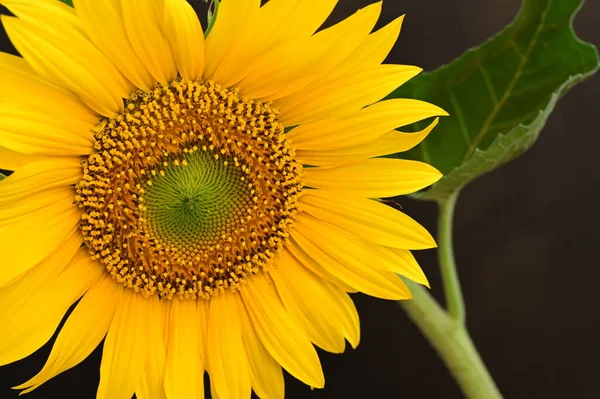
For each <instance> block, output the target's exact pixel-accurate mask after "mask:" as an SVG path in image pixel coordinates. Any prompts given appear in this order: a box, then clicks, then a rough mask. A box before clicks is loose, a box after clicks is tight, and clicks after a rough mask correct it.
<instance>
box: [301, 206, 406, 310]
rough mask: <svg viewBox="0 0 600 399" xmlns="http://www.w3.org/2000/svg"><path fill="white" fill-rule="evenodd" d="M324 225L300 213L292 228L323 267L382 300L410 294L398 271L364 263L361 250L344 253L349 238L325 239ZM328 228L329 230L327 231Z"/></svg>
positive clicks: (305, 247) (308, 251) (305, 249)
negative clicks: (358, 257)
mask: <svg viewBox="0 0 600 399" xmlns="http://www.w3.org/2000/svg"><path fill="white" fill-rule="evenodd" d="M322 225H324V224H323V223H319V222H315V221H314V220H311V219H310V218H309V217H307V216H305V215H300V216H299V217H298V218H297V221H296V224H295V226H294V229H293V230H292V231H291V235H292V237H293V238H294V240H295V241H296V242H297V243H298V244H299V245H300V246H301V247H302V249H304V251H305V252H306V253H308V254H309V255H310V256H311V257H312V258H313V259H314V260H315V262H316V263H317V264H318V265H319V266H320V267H322V268H323V269H325V270H327V271H328V272H329V273H331V274H333V275H334V276H336V277H338V278H340V279H341V280H343V281H345V282H346V283H347V284H349V285H350V286H352V287H354V288H356V289H357V290H359V291H361V292H364V293H365V294H367V295H371V296H375V297H378V298H383V299H406V298H410V297H411V295H410V292H409V290H408V288H407V287H406V285H405V284H404V283H403V282H402V280H400V278H399V277H397V276H396V275H395V274H393V273H392V272H389V271H384V270H380V269H381V267H379V268H376V267H374V266H373V265H372V264H369V263H374V262H371V261H367V262H368V263H367V262H365V257H364V256H362V255H363V254H362V253H361V252H357V251H354V252H352V255H349V254H348V253H345V250H346V248H345V247H343V246H342V245H344V243H345V241H348V240H344V241H341V242H340V243H339V244H338V243H335V242H329V241H324V240H323V237H324V235H325V234H324V233H320V231H319V230H320V229H322ZM329 231H330V229H328V230H327V232H329ZM319 233H320V234H319ZM338 233H339V232H338ZM355 255H361V259H355V258H354V256H355Z"/></svg>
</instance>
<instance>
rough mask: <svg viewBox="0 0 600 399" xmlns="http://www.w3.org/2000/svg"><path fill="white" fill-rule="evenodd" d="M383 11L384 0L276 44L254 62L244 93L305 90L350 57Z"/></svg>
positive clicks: (268, 95)
mask: <svg viewBox="0 0 600 399" xmlns="http://www.w3.org/2000/svg"><path fill="white" fill-rule="evenodd" d="M380 13H381V2H378V3H374V4H371V5H369V6H367V7H365V8H363V9H361V10H359V11H357V12H356V13H355V14H354V15H352V16H351V17H349V18H347V19H345V20H344V21H342V22H340V23H338V24H336V25H334V26H332V27H330V28H327V29H324V30H322V31H320V32H318V33H317V34H315V35H314V36H312V37H310V38H309V39H308V40H307V39H303V38H299V39H297V40H295V41H294V42H292V43H282V44H281V45H280V46H278V47H274V48H273V49H272V50H271V51H269V52H267V53H265V54H264V55H263V56H261V57H259V58H258V59H257V61H256V63H255V64H254V65H252V66H251V69H252V71H251V72H250V73H249V74H248V76H247V77H246V78H244V79H243V80H242V81H241V82H240V84H239V88H240V93H242V95H244V96H247V97H250V98H260V99H262V100H265V101H271V100H276V99H279V98H282V97H285V96H288V95H291V94H294V93H296V92H298V91H300V90H302V89H303V88H305V87H306V86H308V85H310V84H311V83H313V82H315V81H317V80H318V79H320V78H322V77H323V76H326V75H327V74H328V73H329V72H330V71H332V70H334V69H335V67H337V66H338V65H340V64H341V63H342V62H343V61H344V60H345V59H347V58H348V56H349V55H350V54H352V52H353V51H354V50H355V49H356V48H357V47H358V45H359V44H360V42H361V41H362V40H363V39H364V38H365V37H367V36H368V34H369V33H370V32H371V30H372V29H373V27H374V26H375V23H376V22H377V19H378V18H379V14H380ZM386 94H387V93H386ZM276 105H277V103H276Z"/></svg>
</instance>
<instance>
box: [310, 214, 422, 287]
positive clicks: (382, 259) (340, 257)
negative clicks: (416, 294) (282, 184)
mask: <svg viewBox="0 0 600 399" xmlns="http://www.w3.org/2000/svg"><path fill="white" fill-rule="evenodd" d="M300 223H301V225H302V226H300V227H299V228H300V229H301V230H302V228H303V227H306V228H308V229H311V230H312V231H313V236H314V237H315V238H314V241H318V242H319V244H318V245H319V247H320V248H322V249H323V250H324V251H325V252H327V253H328V255H329V256H330V257H331V258H333V259H335V260H336V261H337V262H338V263H339V264H343V265H346V266H347V267H349V268H353V269H354V270H363V269H364V268H365V267H367V268H373V269H377V270H379V271H383V272H384V273H385V274H386V275H388V276H389V277H390V278H392V277H391V276H392V274H390V273H389V272H393V273H396V274H400V275H403V276H405V277H408V278H410V279H411V280H414V281H415V282H417V283H419V284H424V285H428V284H429V283H428V281H427V278H426V277H425V276H424V273H423V271H422V270H421V268H420V267H419V265H418V264H417V263H416V260H415V259H414V258H413V257H412V255H411V254H410V252H408V251H402V250H398V249H392V248H387V247H383V246H381V245H375V244H371V243H369V242H367V241H365V240H364V239H363V238H362V237H364V236H365V235H359V236H357V235H353V234H350V233H348V232H347V231H345V230H344V229H342V228H339V227H337V226H335V225H334V224H330V223H327V222H325V221H323V220H322V219H320V220H319V219H318V218H316V219H315V218H313V217H310V216H307V215H302V216H301V218H300ZM365 234H366V233H365ZM392 280H393V281H394V282H397V279H396V278H395V277H393V278H392ZM401 287H402V289H405V288H406V287H405V286H404V284H401Z"/></svg>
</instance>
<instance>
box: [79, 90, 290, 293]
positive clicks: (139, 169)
mask: <svg viewBox="0 0 600 399" xmlns="http://www.w3.org/2000/svg"><path fill="white" fill-rule="evenodd" d="M283 133H284V129H283V126H282V125H281V124H280V123H279V122H278V120H277V117H276V113H275V111H274V110H272V109H271V108H270V107H269V105H268V104H264V103H261V102H258V101H251V100H247V99H244V98H242V97H241V96H239V95H238V94H237V93H236V92H235V91H231V90H227V89H224V88H222V87H220V86H218V85H215V84H213V83H212V82H201V81H197V82H183V81H175V82H172V83H171V84H170V85H169V86H168V87H163V86H160V85H159V86H158V87H157V88H156V89H155V90H154V91H152V92H138V93H136V94H134V95H133V96H132V97H131V98H130V100H128V101H127V103H126V105H125V110H124V111H123V112H122V113H121V114H120V115H118V116H117V117H115V118H113V119H111V120H108V121H106V123H105V125H104V126H103V129H102V130H101V131H99V133H97V134H96V147H95V151H94V152H93V153H92V154H91V155H90V156H89V158H88V159H87V160H86V161H84V163H83V167H84V176H83V179H82V180H81V181H80V182H79V183H78V185H77V203H78V205H79V206H80V207H81V208H82V209H83V211H84V213H83V216H82V221H81V231H82V233H83V236H84V240H85V242H86V244H87V246H88V248H89V250H90V254H91V255H92V257H93V258H94V259H98V260H99V261H100V262H102V263H103V264H104V265H105V267H106V269H107V270H108V271H109V272H110V273H111V274H112V275H113V276H114V277H115V278H116V279H117V280H118V281H119V282H121V283H123V284H124V285H125V286H126V287H131V288H134V289H135V290H136V291H140V292H141V293H142V294H144V295H153V294H158V295H160V296H161V297H164V298H172V297H173V295H175V294H178V295H179V296H180V297H182V298H197V297H201V298H206V297H209V296H210V295H212V294H217V293H220V292H222V291H223V290H224V289H226V288H228V287H234V286H237V285H238V284H239V282H240V281H241V280H242V279H243V277H244V276H246V275H248V274H251V273H258V272H259V271H261V270H262V269H264V268H265V267H267V266H268V265H269V264H270V263H271V261H272V259H273V257H274V255H275V254H276V253H277V251H278V250H279V249H280V248H281V246H282V245H283V243H284V241H285V240H286V237H287V234H288V233H287V229H288V226H289V225H290V223H291V221H292V218H293V216H294V215H295V213H296V200H297V198H298V196H299V195H300V192H301V188H302V185H301V181H300V177H301V170H302V169H301V166H300V165H299V164H298V163H297V162H296V161H294V157H293V152H292V150H291V149H290V147H289V146H288V145H287V143H286V141H285V139H284V134H283Z"/></svg>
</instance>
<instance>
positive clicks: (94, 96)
mask: <svg viewBox="0 0 600 399" xmlns="http://www.w3.org/2000/svg"><path fill="white" fill-rule="evenodd" d="M2 4H4V5H6V7H8V9H9V10H11V11H12V12H13V13H14V14H15V15H17V16H19V17H20V18H19V19H17V18H13V17H6V16H2V21H3V23H4V27H5V29H6V32H7V33H8V36H9V38H10V40H11V42H12V43H13V45H14V46H15V47H16V48H17V50H18V51H19V53H20V54H21V55H22V56H23V57H24V58H25V59H26V60H27V61H28V62H29V64H30V65H31V67H32V68H33V69H34V70H35V71H36V72H37V73H39V74H40V75H41V76H42V77H44V78H45V79H47V80H50V81H51V82H54V83H56V84H57V85H59V86H61V87H64V88H66V89H69V90H70V91H72V92H73V93H75V94H77V95H78V96H79V97H80V98H81V99H82V100H83V102H85V103H86V104H87V105H88V106H89V107H90V108H92V109H93V110H94V111H96V112H98V113H99V114H102V115H104V116H108V117H112V116H115V115H116V114H117V113H118V112H120V111H121V110H122V109H123V98H125V97H129V94H130V93H131V91H132V85H131V83H130V82H129V81H128V80H127V79H125V77H124V76H123V75H122V74H121V73H120V72H119V71H118V70H117V68H116V67H115V66H114V65H113V64H112V63H111V62H110V61H109V60H108V59H107V58H106V57H105V56H104V54H102V53H101V52H100V50H98V48H97V47H96V46H94V45H93V44H92V42H90V40H89V39H88V38H87V37H86V36H85V35H84V34H83V32H82V29H81V26H80V24H79V21H78V20H77V18H76V17H75V14H74V11H73V9H72V8H70V7H67V6H65V5H64V4H61V3H60V2H58V1H53V2H35V5H34V4H33V3H31V2H25V1H23V0H2ZM50 4H51V6H50ZM41 5H44V6H43V7H42V6H41ZM46 5H47V6H48V7H50V8H51V11H52V12H51V13H48V10H47V8H48V7H46ZM65 7H66V8H65Z"/></svg>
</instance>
